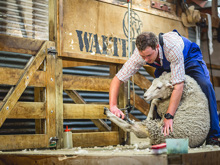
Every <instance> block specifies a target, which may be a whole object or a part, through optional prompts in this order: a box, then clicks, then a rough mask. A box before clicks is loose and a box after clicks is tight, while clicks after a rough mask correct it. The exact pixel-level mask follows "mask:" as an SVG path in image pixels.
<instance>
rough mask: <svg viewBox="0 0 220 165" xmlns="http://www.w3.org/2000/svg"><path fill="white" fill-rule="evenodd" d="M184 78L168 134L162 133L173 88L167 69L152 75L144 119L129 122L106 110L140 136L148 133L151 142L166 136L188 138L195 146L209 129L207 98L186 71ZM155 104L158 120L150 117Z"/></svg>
mask: <svg viewBox="0 0 220 165" xmlns="http://www.w3.org/2000/svg"><path fill="white" fill-rule="evenodd" d="M185 78H186V79H185V82H184V89H183V94H182V98H181V101H180V103H179V106H178V109H177V110H176V113H175V115H174V119H173V132H171V133H170V134H169V135H168V136H164V135H163V132H162V128H163V119H164V114H165V113H166V111H167V108H168V105H169V99H170V96H171V94H172V90H173V86H172V84H171V82H170V79H171V74H170V73H163V74H162V75H161V76H160V77H159V78H156V79H154V80H153V82H152V85H151V86H150V87H149V89H148V90H147V91H146V92H145V93H144V99H145V101H150V100H152V101H151V106H150V110H149V113H148V116H147V119H146V120H144V121H142V122H134V121H133V122H132V123H131V124H129V123H127V122H126V121H124V120H122V119H120V118H118V117H116V116H115V115H113V114H111V112H110V111H106V112H105V113H106V115H107V117H108V118H109V119H110V120H111V121H112V122H114V123H115V124H117V125H118V126H119V127H121V128H122V129H123V130H124V131H128V132H133V133H134V134H135V135H136V136H137V137H139V138H146V137H149V138H150V142H151V144H160V143H163V142H165V139H166V138H188V139H189V146H190V147H191V148H194V147H198V146H200V145H202V144H203V143H204V142H205V140H206V137H207V135H208V132H209V129H210V114H209V109H208V101H207V98H206V96H205V94H204V93H203V92H202V90H201V88H200V86H199V85H198V84H197V82H196V81H195V80H194V79H193V78H191V77H190V76H188V75H185ZM155 107H157V113H158V115H159V116H160V117H161V120H159V119H154V118H153V112H154V109H155Z"/></svg>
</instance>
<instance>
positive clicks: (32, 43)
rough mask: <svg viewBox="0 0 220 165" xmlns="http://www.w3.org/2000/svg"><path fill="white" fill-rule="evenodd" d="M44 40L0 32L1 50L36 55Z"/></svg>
mask: <svg viewBox="0 0 220 165" xmlns="http://www.w3.org/2000/svg"><path fill="white" fill-rule="evenodd" d="M43 43H44V41H42V40H36V39H30V38H21V37H14V36H9V35H4V34H0V51H7V52H15V53H23V54H31V55H35V54H36V53H37V52H38V51H39V49H40V48H41V46H42V45H43Z"/></svg>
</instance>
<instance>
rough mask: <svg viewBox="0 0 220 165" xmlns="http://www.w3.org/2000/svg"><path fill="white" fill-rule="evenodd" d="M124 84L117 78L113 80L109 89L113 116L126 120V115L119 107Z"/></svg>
mask: <svg viewBox="0 0 220 165" xmlns="http://www.w3.org/2000/svg"><path fill="white" fill-rule="evenodd" d="M122 83H123V82H122V81H120V80H119V79H118V78H117V77H116V76H115V77H114V78H113V79H112V82H111V84H110V89H109V105H110V111H111V112H112V113H113V114H115V115H116V116H118V117H119V118H120V117H121V118H122V119H124V113H123V112H122V111H121V110H120V109H118V107H117V102H118V93H119V88H120V85H121V84H122Z"/></svg>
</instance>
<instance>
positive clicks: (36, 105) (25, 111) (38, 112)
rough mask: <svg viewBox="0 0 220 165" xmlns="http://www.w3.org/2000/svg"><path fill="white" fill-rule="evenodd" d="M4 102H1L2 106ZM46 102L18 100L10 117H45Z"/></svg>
mask: <svg viewBox="0 0 220 165" xmlns="http://www.w3.org/2000/svg"><path fill="white" fill-rule="evenodd" d="M2 105H3V102H0V106H2ZM45 118H46V114H45V103H43V102H17V103H16V104H15V106H14V109H13V111H11V113H10V114H9V116H8V119H45Z"/></svg>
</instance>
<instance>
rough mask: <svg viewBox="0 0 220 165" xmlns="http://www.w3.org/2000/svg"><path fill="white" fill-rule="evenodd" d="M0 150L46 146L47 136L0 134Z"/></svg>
mask: <svg viewBox="0 0 220 165" xmlns="http://www.w3.org/2000/svg"><path fill="white" fill-rule="evenodd" d="M0 141H2V142H4V143H0V149H1V150H21V149H27V148H33V149H36V148H46V147H47V146H48V143H49V141H48V137H47V135H43V134H35V135H1V136H0Z"/></svg>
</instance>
